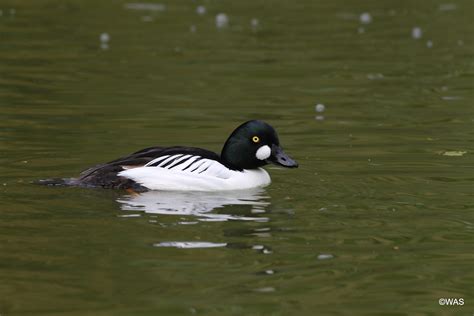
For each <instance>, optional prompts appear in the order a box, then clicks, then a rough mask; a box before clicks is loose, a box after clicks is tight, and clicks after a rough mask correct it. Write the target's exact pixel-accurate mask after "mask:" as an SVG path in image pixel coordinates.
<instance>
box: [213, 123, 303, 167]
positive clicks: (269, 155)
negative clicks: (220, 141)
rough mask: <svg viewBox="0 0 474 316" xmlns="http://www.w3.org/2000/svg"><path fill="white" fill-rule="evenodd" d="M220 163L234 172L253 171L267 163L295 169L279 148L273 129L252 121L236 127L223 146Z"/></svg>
mask: <svg viewBox="0 0 474 316" xmlns="http://www.w3.org/2000/svg"><path fill="white" fill-rule="evenodd" d="M221 159H222V162H223V163H224V164H225V165H226V166H228V167H230V168H232V169H236V170H242V169H255V168H258V167H261V166H264V165H266V164H268V163H273V164H275V165H279V166H282V167H286V168H297V167H298V163H297V162H296V161H294V160H293V159H291V158H290V157H289V156H288V155H287V154H286V153H285V152H284V151H283V149H282V148H281V147H280V141H279V140H278V135H277V133H276V132H275V129H273V127H271V126H270V125H269V124H267V123H265V122H263V121H258V120H253V121H248V122H245V123H244V124H242V125H240V126H239V127H237V128H236V129H235V130H234V131H233V132H232V134H231V135H230V136H229V138H228V139H227V141H226V142H225V144H224V148H223V149H222V153H221Z"/></svg>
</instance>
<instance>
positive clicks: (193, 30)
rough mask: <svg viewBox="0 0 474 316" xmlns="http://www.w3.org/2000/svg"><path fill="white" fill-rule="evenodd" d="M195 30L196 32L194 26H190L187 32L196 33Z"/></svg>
mask: <svg viewBox="0 0 474 316" xmlns="http://www.w3.org/2000/svg"><path fill="white" fill-rule="evenodd" d="M196 30H197V28H196V25H191V26H190V27H189V31H190V32H191V33H196Z"/></svg>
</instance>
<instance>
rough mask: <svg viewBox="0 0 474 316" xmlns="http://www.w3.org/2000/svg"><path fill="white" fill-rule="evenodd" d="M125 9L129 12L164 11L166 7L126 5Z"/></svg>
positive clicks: (142, 4) (161, 5)
mask: <svg viewBox="0 0 474 316" xmlns="http://www.w3.org/2000/svg"><path fill="white" fill-rule="evenodd" d="M124 6H125V8H126V9H130V10H150V11H165V10H166V5H164V4H162V3H126V4H125V5H124Z"/></svg>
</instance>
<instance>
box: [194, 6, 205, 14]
mask: <svg viewBox="0 0 474 316" xmlns="http://www.w3.org/2000/svg"><path fill="white" fill-rule="evenodd" d="M196 13H197V14H199V15H204V14H206V7H205V6H203V5H200V6H198V7H197V8H196Z"/></svg>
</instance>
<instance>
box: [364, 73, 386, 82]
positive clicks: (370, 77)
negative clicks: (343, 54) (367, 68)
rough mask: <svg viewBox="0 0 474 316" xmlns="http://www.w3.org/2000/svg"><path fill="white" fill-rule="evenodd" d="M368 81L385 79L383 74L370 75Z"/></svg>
mask: <svg viewBox="0 0 474 316" xmlns="http://www.w3.org/2000/svg"><path fill="white" fill-rule="evenodd" d="M367 79H369V80H379V79H383V74H381V73H376V74H368V75H367Z"/></svg>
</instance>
